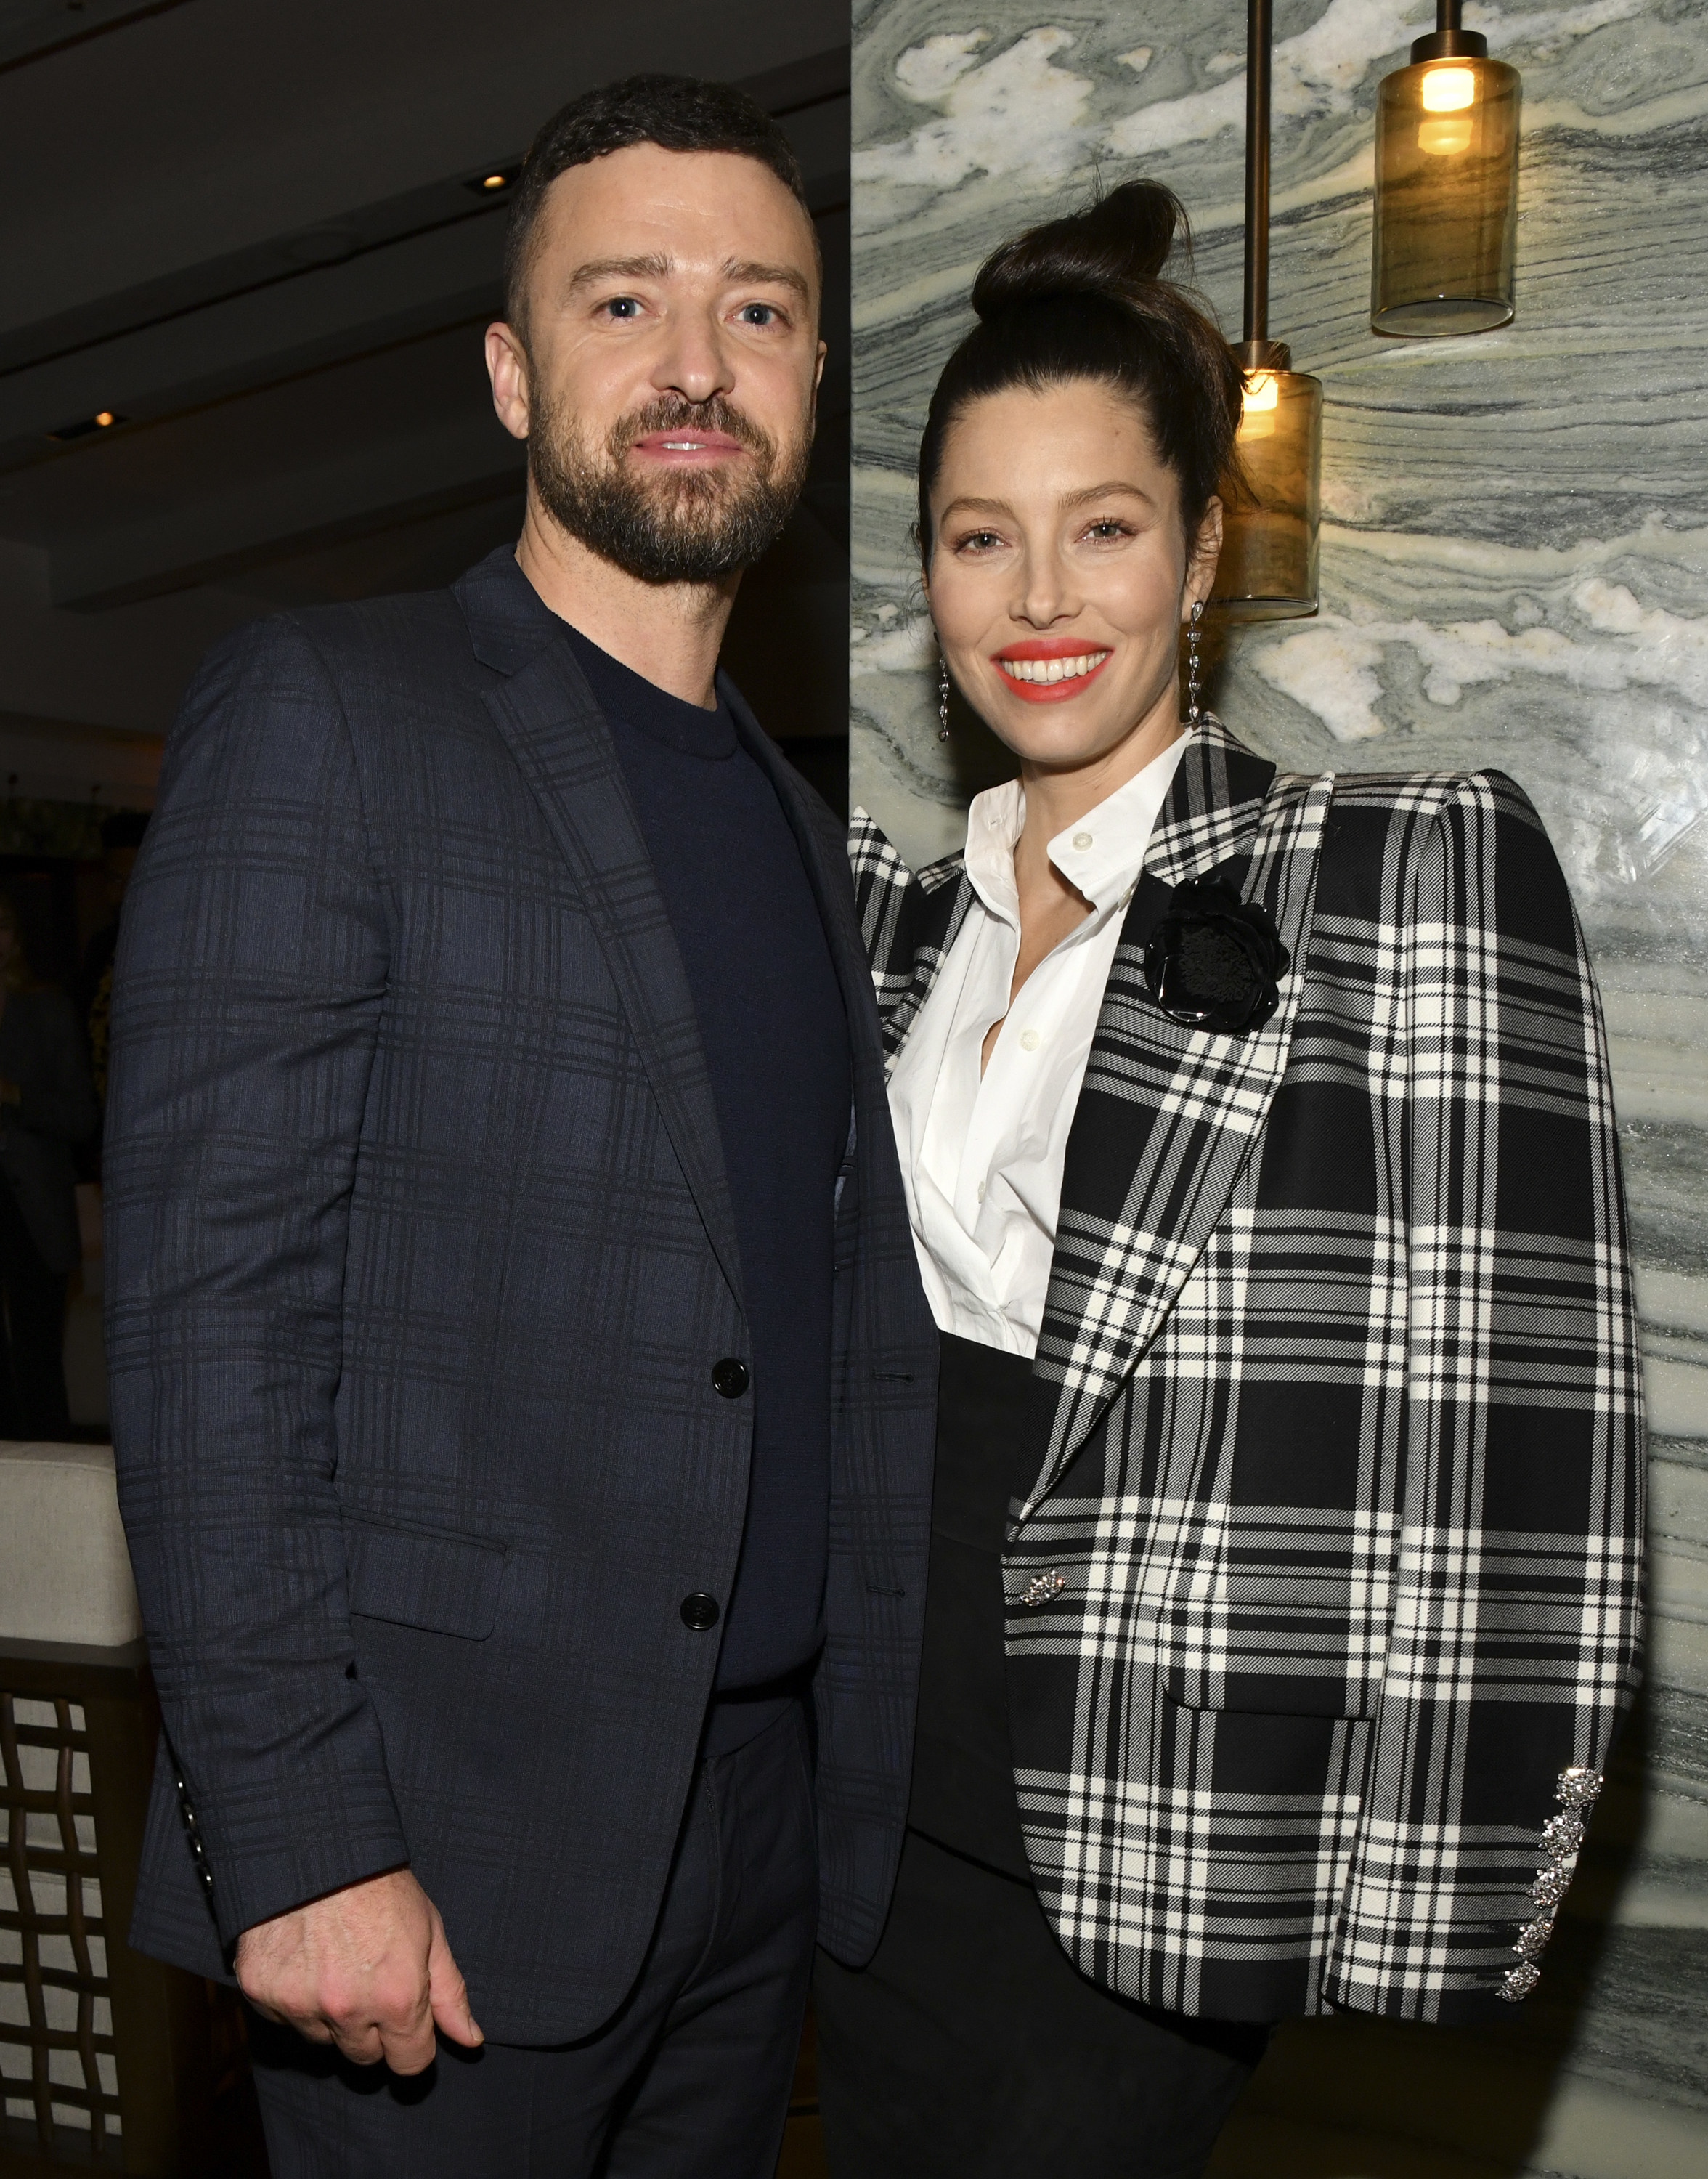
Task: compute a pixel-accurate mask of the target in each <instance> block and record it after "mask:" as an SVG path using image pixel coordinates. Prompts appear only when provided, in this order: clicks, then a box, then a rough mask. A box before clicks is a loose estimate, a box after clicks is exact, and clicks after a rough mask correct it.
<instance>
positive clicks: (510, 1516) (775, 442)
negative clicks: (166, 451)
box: [107, 77, 934, 2179]
mask: <svg viewBox="0 0 1708 2179" xmlns="http://www.w3.org/2000/svg"><path fill="white" fill-rule="evenodd" d="M508 255H509V266H508V302H507V306H506V322H504V323H502V324H500V325H495V326H494V327H492V328H491V329H490V332H489V333H488V336H487V349H488V356H489V360H490V366H491V374H492V383H493V392H494V398H495V403H496V406H497V409H498V414H499V415H500V417H501V420H502V421H503V422H504V424H505V425H506V427H507V428H508V429H509V430H510V431H512V432H514V433H515V434H517V436H521V437H525V438H526V439H527V441H528V467H529V484H528V512H527V518H526V523H525V526H524V530H523V536H522V540H521V542H520V544H519V545H518V546H517V548H516V550H515V552H514V553H513V554H512V552H510V551H509V550H508V549H507V548H506V550H505V551H504V552H500V553H495V554H494V555H493V556H492V557H490V559H488V560H486V561H484V563H481V565H480V566H479V567H477V568H474V569H473V570H472V571H471V572H470V573H469V574H468V575H466V576H464V577H463V579H462V580H461V581H460V582H459V583H458V584H457V585H456V586H455V588H454V590H452V591H450V592H446V593H440V594H435V595H430V596H420V597H414V598H404V599H390V600H385V601H380V602H378V603H374V604H370V605H364V606H341V607H337V608H332V609H328V610H326V611H322V612H307V613H298V614H290V615H286V616H283V617H281V618H279V619H276V620H274V621H271V622H269V623H264V624H262V625H260V627H258V628H251V629H249V630H246V631H244V632H242V633H241V634H238V636H236V637H234V638H233V639H231V640H230V641H229V642H227V644H226V645H223V646H222V647H221V649H220V650H217V651H216V653H215V654H214V656H213V657H212V659H211V661H210V662H209V664H208V665H207V667H205V670H204V672H203V674H202V676H201V678H200V681H199V682H198V683H197V685H196V687H195V688H194V690H193V691H192V693H191V694H190V696H189V700H188V701H187V704H186V706H185V710H184V712H183V717H182V718H181V720H180V722H179V723H178V728H177V730H176V733H175V734H174V737H173V740H172V746H171V749H170V751H169V753H168V757H167V765H166V769H165V775H164V778H163V781H162V786H161V794H160V798H159V802H158V806H157V809H156V815H155V819H154V822H153V825H152V827H151V832H150V835H149V839H148V842H147V844H146V846H145V848H144V850H143V853H142V856H141V859H140V864H139V867H138V870H137V874H136V877H135V880H134V886H133V889H132V892H131V895H130V897H129V902H128V903H127V905H126V910H125V921H124V935H123V943H122V947H121V952H120V962H119V974H118V999H117V1006H116V1015H115V1047H116V1063H115V1068H114V1076H113V1087H112V1104H111V1106H110V1123H109V1124H110V1133H109V1138H108V1144H109V1147H108V1153H107V1158H108V1163H107V1174H108V1206H109V1217H110V1221H111V1222H110V1227H109V1237H108V1242H107V1247H108V1251H109V1265H110V1277H111V1287H110V1291H111V1293H112V1307H111V1317H110V1332H109V1341H110V1353H111V1358H112V1380H113V1398H114V1415H115V1441H116V1446H117V1451H118V1462H119V1471H120V1482H121V1490H122V1495H123V1507H124V1512H125V1518H126V1523H127V1527H128V1530H129V1537H130V1541H131V1548H132V1551H133V1555H134V1561H135V1565H136V1571H137V1578H138V1586H139V1589H140V1594H141V1596H142V1600H143V1608H144V1612H145V1617H146V1620H147V1622H148V1630H149V1638H150V1648H151V1657H152V1660H153V1664H154V1669H155V1674H156V1681H157V1682H158V1685H159V1688H160V1693H161V1708H162V1711H163V1714H164V1718H165V1727H166V1732H165V1746H164V1747H163V1750H162V1759H161V1767H160V1769H159V1770H158V1773H157V1775H156V1791H155V1797H154V1801H153V1804H152V1809H151V1818H150V1825H149V1830H148V1836H147V1841H146V1844H145V1856H144V1869H143V1874H142V1878H141V1883H140V1894H139V1905H138V1910H137V1918H136V1923H135V1928H134V1941H135V1942H136V1943H138V1944H139V1945H140V1946H142V1947H143V1948H144V1949H145V1950H147V1951H152V1952H155V1953H156V1954H158V1955H160V1956H161V1957H165V1958H167V1959H172V1960H177V1961H179V1962H183V1964H184V1965H186V1966H188V1967H190V1968H194V1969H197V1970H199V1971H200V1972H202V1973H218V1972H220V1971H221V1968H222V1959H230V1960H231V1961H232V1962H233V1965H234V1970H235V1974H236V1978H237V1980H238V1983H239V1984H241V1986H242V1988H243V1990H244V1992H245V1993H246V1994H247V1995H248V1997H249V2000H250V2001H251V2002H252V2004H253V2005H254V2006H255V2008H256V2010H257V2012H259V2013H260V2015H261V2016H262V2020H261V2021H260V2022H256V2023H253V2026H254V2034H253V2035H252V2045H253V2047H254V2049H255V2056H256V2066H257V2077H258V2082H259V2086H260V2098H261V2105H262V2110H263V2115H264V2118H265V2122H266V2131H267V2138H268V2145H269V2151H270V2154H271V2160H272V2168H273V2171H274V2174H275V2179H294V2175H298V2174H302V2175H306V2174H308V2173H310V2172H312V2173H314V2174H316V2175H324V2174H328V2173H334V2172H336V2173H341V2174H342V2173H350V2174H354V2175H360V2179H386V2175H393V2174H396V2175H400V2179H401V2175H403V2174H408V2179H431V2175H433V2174H435V2173H440V2172H443V2173H445V2174H447V2175H450V2174H455V2175H456V2179H475V2175H479V2174H482V2173H492V2174H505V2175H510V2174H515V2173H521V2172H523V2171H532V2172H535V2173H547V2172H550V2173H552V2174H560V2173H561V2174H579V2173H583V2172H586V2171H591V2170H592V2169H593V2168H594V2166H595V2165H598V2168H599V2170H601V2171H610V2172H612V2173H621V2174H638V2173H659V2174H665V2173H670V2174H678V2173H682V2174H687V2173H693V2174H694V2175H696V2179H714V2176H715V2175H723V2174H731V2175H747V2174H753V2175H755V2179H758V2175H765V2179H769V2173H770V2171H771V2169H772V2165H773V2163H774V2160H775V2154H776V2149H777V2143H778V2139H779V2138H780V2131H781V2127H782V2121H783V2116H784V2111H785V2107H786V2094H787V2088H788V2082H789V2078H790V2072H791V2063H792V2060H793V2056H794V2047H795V2044H796V2040H797V2035H798V2031H799V2023H800V2017H801V2012H802V2004H803V2001H804V2000H803V1993H804V1990H805V1986H806V1979H807V1969H808V1959H809V1955H810V1951H811V1946H812V1940H813V1929H814V1921H815V1913H816V1914H817V1915H818V1927H819V1931H820V1934H821V1935H822V1936H823V1937H824V1940H825V1941H826V1942H828V1943H829V1944H830V1945H831V1946H835V1948H836V1949H837V1950H838V1951H840V1952H843V1953H845V1954H846V1955H847V1956H848V1957H863V1956H864V1955H865V1954H866V1953H867V1952H868V1951H869V1950H870V1948H871V1946H872V1945H873V1942H874V1941H875V1939H876V1935H877V1932H878V1929H879V1926H880V1924H881V1922H882V1918H883V1914H884V1907H885V1903H886V1901H887V1896H888V1891H889V1888H890V1882H891V1878H892V1874H893V1868H894V1863H895V1856H896V1852H897V1848H898V1844H899V1839H900V1834H901V1819H902V1814H903V1809H904V1805H905V1798H906V1767H907V1754H908V1746H909V1740H910V1735H911V1710H912V1676H913V1671H914V1666H915V1659H916V1652H917V1640H918V1632H919V1621H920V1613H921V1609H922V1566H923V1554H924V1546H925V1534H926V1529H925V1519H926V1510H927V1499H928V1467H929V1442H930V1432H931V1427H932V1423H931V1416H932V1403H933V1392H934V1376H933V1373H934V1362H933V1333H932V1326H931V1320H930V1318H929V1317H928V1315H927V1314H926V1313H925V1311H924V1308H923V1304H922V1298H921V1297H920V1294H919V1292H918V1289H917V1282H916V1277H915V1274H914V1271H913V1269H912V1252H911V1242H910V1239H909V1237H908V1231H907V1226H906V1215H905V1211H904V1209H903V1205H902V1199H901V1187H900V1178H899V1175H898V1173H897V1172H896V1169H895V1162H894V1157H893V1152H892V1149H891V1138H890V1127H889V1122H888V1117H887V1114H886V1111H885V1107H884V1091H883V1088H882V1062H881V1056H880V1047H879V1033H878V1025H877V1020H876V1016H875V1013H874V1011H873V1005H872V1000H871V995H870V985H869V982H868V976H867V971H866V967H865V960H864V955H863V952H862V947H861V944H860V940H859V936H858V933H857V928H856V925H855V922H854V919H853V914H852V907H851V888H850V886H849V882H848V880H847V877H846V866H845V864H844V860H843V848H842V843H841V840H840V833H839V832H838V829H837V828H836V827H835V825H834V824H833V823H832V822H830V821H829V819H828V815H827V813H826V812H825V811H824V808H823V806H822V804H818V802H817V801H816V800H815V799H814V798H813V795H812V794H811V793H810V791H809V790H807V788H805V787H804V786H803V785H802V782H799V781H798V780H797V779H796V778H795V777H794V776H793V775H792V774H791V771H790V770H789V768H788V766H786V764H784V763H783V762H782V761H781V760H780V758H779V756H778V755H777V753H776V752H775V749H773V748H772V747H771V746H770V745H769V744H768V743H767V741H766V739H765V738H764V735H763V734H762V733H760V732H759V731H758V728H757V727H755V725H754V723H753V720H752V718H751V717H750V716H749V715H748V714H747V711H746V710H745V708H744V707H743V705H742V702H741V700H740V698H739V696H738V695H737V694H736V691H735V690H734V689H732V688H731V686H730V685H729V684H728V683H727V682H726V681H724V680H722V679H720V678H717V676H716V661H717V652H718V646H719V642H720V637H721V635H722V632H723V628H724V625H725V620H726V618H727V616H728V613H729V610H730V606H731V601H732V599H733V597H734V595H735V591H736V585H737V583H738V581H739V579H740V574H741V570H742V568H743V567H744V566H745V565H747V564H749V563H751V562H752V561H753V559H754V558H756V557H758V554H759V553H761V552H764V549H765V548H766V547H767V546H769V544H770V543H771V542H772V541H774V540H775V538H776V536H777V535H778V534H779V533H780V530H781V528H782V525H783V523H784V521H785V520H786V517H787V514H788V512H789V509H790V507H791V504H792V502H793V501H794V498H795V497H796V494H797V491H798V489H799V487H800V484H801V481H802V475H803V471H804V467H805V464H806V460H807V450H808V445H809V442H810V437H811V431H812V417H813V393H814V388H815V387H816V383H817V379H818V370H819V366H820V360H821V358H822V354H823V350H822V349H821V348H820V346H819V343H818V333H817V306H818V280H819V271H818V261H817V254H816V247H815V243H814V239H813V229H812V226H811V222H810V221H809V219H808V217H807V213H806V211H805V209H804V206H803V205H802V200H801V188H800V180H799V175H798V171H797V167H796V166H795V163H794V161H793V158H792V156H791V153H790V151H789V149H788V146H787V144H786V141H785V140H784V139H783V137H782V135H781V134H780V131H779V130H778V129H777V128H776V126H775V123H772V122H771V121H769V119H768V118H766V117H765V116H764V114H763V113H761V112H760V111H759V110H758V108H757V107H754V106H753V104H752V103H751V102H749V101H748V100H747V99H746V98H745V97H743V96H741V95H739V94H738V93H736V92H734V91H730V90H728V89H725V88H723V87H720V86H718V85H706V84H697V83H691V82H687V81H684V80H680V79H671V78H661V77H643V78H638V79H635V80H632V81H629V82H627V83H622V84H618V85H613V86H611V87H610V88H609V89H607V90H605V91H598V92H594V93H593V94H591V95H590V96H587V97H585V98H583V99H581V100H578V102H576V103H575V104H573V105H572V106H570V107H567V108H566V109H565V110H564V112H563V113H560V114H559V115H558V116H557V117H556V119H554V120H553V121H552V122H550V123H548V124H547V126H546V128H545V129H544V130H543V131H542V132H541V134H540V136H539V139H538V140H536V142H535V145H534V149H533V151H532V153H531V155H530V157H529V160H528V165H527V167H526V168H525V170H524V173H523V179H522V182H521V184H520V186H519V189H518V192H517V201H516V205H515V209H514V212H513V215H512V231H511V238H510V247H509V254H508ZM809 1682H810V1695H811V1700H810V1706H809V1705H808V1704H807V1703H806V1702H804V1701H803V1690H806V1689H807V1688H808V1683H809ZM815 1765H816V1776H814V1766H815ZM815 1787H816V1803H817V1807H816V1841H815V1836H814V1830H815V1821H814V1808H813V1803H814V1799H815V1791H814V1789H815ZM815 1894H816V1897H815ZM267 2023H271V2024H267ZM435 2031H436V2037H437V2040H436V2045H435ZM315 2045H318V2046H319V2047H318V2048H315V2047H314V2046H315ZM435 2047H436V2062H435ZM381 2061H383V2066H382V2064H381ZM364 2068H365V2069H371V2070H366V2071H364Z"/></svg>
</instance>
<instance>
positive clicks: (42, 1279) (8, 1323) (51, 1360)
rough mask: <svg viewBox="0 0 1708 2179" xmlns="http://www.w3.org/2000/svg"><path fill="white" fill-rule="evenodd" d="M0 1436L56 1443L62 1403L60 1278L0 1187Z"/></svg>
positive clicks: (65, 1420) (65, 1424) (63, 1430)
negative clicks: (0, 1347)
mask: <svg viewBox="0 0 1708 2179" xmlns="http://www.w3.org/2000/svg"><path fill="white" fill-rule="evenodd" d="M0 1298H3V1303H4V1313H3V1315H0V1329H3V1333H4V1352H3V1354H0V1437H12V1438H26V1439H27V1438H36V1439H39V1440H41V1441H43V1442H45V1443H49V1444H52V1443H57V1442H58V1441H60V1440H62V1439H64V1438H66V1437H68V1436H69V1435H70V1434H71V1416H70V1413H69V1411H68V1408H67V1407H66V1403H65V1274H64V1273H63V1271H49V1270H48V1268H47V1265H46V1264H44V1263H43V1262H42V1260H41V1254H40V1252H39V1251H38V1249H36V1243H34V1242H33V1241H32V1240H31V1239H30V1228H29V1227H27V1226H26V1225H25V1222H24V1214H23V1212H22V1211H21V1210H19V1208H18V1205H17V1204H16V1203H15V1202H14V1200H13V1199H12V1191H11V1189H10V1188H6V1187H0Z"/></svg>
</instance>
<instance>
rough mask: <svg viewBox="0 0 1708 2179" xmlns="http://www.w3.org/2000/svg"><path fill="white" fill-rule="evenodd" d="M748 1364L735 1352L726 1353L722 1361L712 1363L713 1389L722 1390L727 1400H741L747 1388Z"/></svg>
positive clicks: (715, 1390)
mask: <svg viewBox="0 0 1708 2179" xmlns="http://www.w3.org/2000/svg"><path fill="white" fill-rule="evenodd" d="M747 1383H748V1379H747V1364H746V1363H745V1362H742V1361H738V1360H737V1359H736V1357H735V1356H734V1355H733V1354H726V1355H725V1357H724V1358H723V1360H722V1361H721V1362H714V1363H713V1364H712V1390H713V1391H714V1392H721V1393H722V1394H723V1396H724V1397H725V1399H726V1400H739V1399H740V1398H741V1397H742V1393H743V1392H745V1391H747Z"/></svg>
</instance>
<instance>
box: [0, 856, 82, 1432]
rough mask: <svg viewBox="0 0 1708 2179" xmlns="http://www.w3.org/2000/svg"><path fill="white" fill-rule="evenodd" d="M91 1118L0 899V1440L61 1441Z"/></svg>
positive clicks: (55, 997) (49, 1007) (54, 995)
mask: <svg viewBox="0 0 1708 2179" xmlns="http://www.w3.org/2000/svg"><path fill="white" fill-rule="evenodd" d="M97 1117H98V1115H97V1113H96V1105H95V1092H94V1090H92V1089H91V1088H90V1081H89V1070H88V1068H87V1067H86V1065H85V1062H84V1057H83V1041H82V1039H81V1037H80V1036H79V1034H78V1029H77V1016H76V1014H75V1013H74V1012H73V1010H72V1006H71V1002H70V1001H69V1000H68V999H67V998H64V997H63V996H61V994H60V993H59V992H57V991H44V990H43V989H42V988H41V986H40V985H37V984H36V983H35V982H34V981H33V980H32V979H31V977H30V973H29V968H28V964H27V963H26V962H25V958H24V949H23V946H22V944H21V943H20V941H19V933H18V914H17V910H16V909H15V908H14V907H13V905H12V903H11V902H10V901H9V900H7V899H6V898H5V897H4V896H3V895H0V1173H3V1175H4V1177H5V1182H6V1185H5V1186H3V1187H0V1296H3V1298H4V1304H5V1307H4V1313H3V1315H0V1333H3V1339H4V1353H3V1362H4V1369H3V1372H0V1437H10V1438H25V1439H29V1438H35V1439H41V1440H45V1441H53V1440H56V1439H60V1438H63V1437H65V1436H67V1435H68V1434H69V1431H70V1429H71V1418H70V1415H69V1414H68V1412H67V1409H66V1404H65V1282H66V1278H67V1276H68V1273H69V1272H70V1271H73V1270H74V1268H75V1266H76V1265H77V1263H78V1261H79V1259H80V1257H81V1255H82V1253H83V1251H82V1245H81V1243H80V1242H79V1238H78V1231H77V1199H76V1194H75V1189H76V1184H77V1175H76V1172H75V1170H74V1166H73V1165H72V1162H71V1146H72V1144H74V1143H79V1142H81V1141H82V1140H83V1139H84V1138H85V1136H87V1135H90V1134H92V1133H94V1131H95V1128H96V1120H97Z"/></svg>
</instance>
